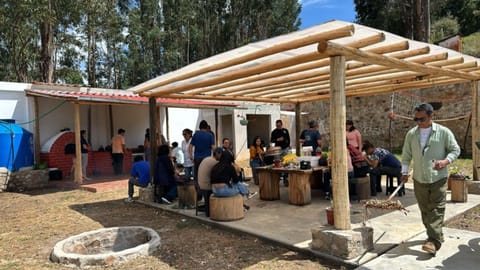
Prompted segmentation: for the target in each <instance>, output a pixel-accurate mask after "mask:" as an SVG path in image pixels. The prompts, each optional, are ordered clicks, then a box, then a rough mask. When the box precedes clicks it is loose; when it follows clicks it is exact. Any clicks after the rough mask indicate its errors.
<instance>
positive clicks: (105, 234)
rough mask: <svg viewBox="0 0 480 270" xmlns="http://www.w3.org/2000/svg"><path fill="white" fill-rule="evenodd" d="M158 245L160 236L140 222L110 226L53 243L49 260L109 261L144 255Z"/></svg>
mask: <svg viewBox="0 0 480 270" xmlns="http://www.w3.org/2000/svg"><path fill="white" fill-rule="evenodd" d="M159 246H160V236H159V235H158V233H157V232H156V231H154V230H152V229H150V228H147V227H142V226H131V227H112V228H104V229H99V230H95V231H89V232H84V233H81V234H77V235H74V236H71V237H69V238H67V239H64V240H62V241H60V242H58V243H57V244H55V246H54V247H53V251H52V254H51V255H50V259H51V260H52V261H53V262H58V263H63V264H70V265H76V266H80V267H82V266H88V265H110V264H113V263H116V262H122V261H126V260H128V259H132V258H135V257H138V256H148V255H150V254H152V253H153V252H154V251H155V250H156V249H157V248H158V247H159Z"/></svg>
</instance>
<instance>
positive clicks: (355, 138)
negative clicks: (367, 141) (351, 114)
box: [346, 120, 362, 152]
mask: <svg viewBox="0 0 480 270" xmlns="http://www.w3.org/2000/svg"><path fill="white" fill-rule="evenodd" d="M346 127H347V140H348V144H349V145H351V146H353V147H355V148H357V149H358V150H360V152H362V134H360V131H358V129H357V128H355V126H354V125H353V121H352V120H347V122H346Z"/></svg>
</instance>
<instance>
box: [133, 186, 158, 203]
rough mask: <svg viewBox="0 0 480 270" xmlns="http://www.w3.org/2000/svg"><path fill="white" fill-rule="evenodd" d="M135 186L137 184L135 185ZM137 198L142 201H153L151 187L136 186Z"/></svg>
mask: <svg viewBox="0 0 480 270" xmlns="http://www.w3.org/2000/svg"><path fill="white" fill-rule="evenodd" d="M135 187H137V186H135ZM138 195H139V196H138V199H139V200H140V201H142V202H153V197H154V194H153V188H152V187H151V186H148V187H138Z"/></svg>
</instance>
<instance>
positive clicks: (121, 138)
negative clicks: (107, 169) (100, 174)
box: [112, 128, 125, 175]
mask: <svg viewBox="0 0 480 270" xmlns="http://www.w3.org/2000/svg"><path fill="white" fill-rule="evenodd" d="M124 154H125V130H124V129H123V128H120V129H118V132H117V135H115V136H113V138H112V159H113V172H114V174H115V175H120V174H122V173H123V155H124Z"/></svg>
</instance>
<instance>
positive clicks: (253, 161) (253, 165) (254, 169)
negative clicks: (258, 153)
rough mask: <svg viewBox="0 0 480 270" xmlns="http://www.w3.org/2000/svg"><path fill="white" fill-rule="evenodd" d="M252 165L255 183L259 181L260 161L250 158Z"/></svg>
mask: <svg viewBox="0 0 480 270" xmlns="http://www.w3.org/2000/svg"><path fill="white" fill-rule="evenodd" d="M250 167H251V168H252V176H253V179H254V180H255V183H258V173H257V169H256V167H260V161H259V160H256V159H254V160H250Z"/></svg>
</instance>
